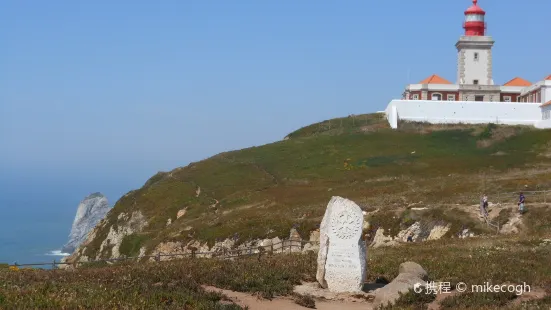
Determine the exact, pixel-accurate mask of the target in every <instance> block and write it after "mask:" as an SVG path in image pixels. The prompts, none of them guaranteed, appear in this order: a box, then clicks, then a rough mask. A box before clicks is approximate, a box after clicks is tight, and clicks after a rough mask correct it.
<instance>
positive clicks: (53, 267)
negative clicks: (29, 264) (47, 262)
mask: <svg viewBox="0 0 551 310" xmlns="http://www.w3.org/2000/svg"><path fill="white" fill-rule="evenodd" d="M52 269H55V258H54V262H53V263H52Z"/></svg>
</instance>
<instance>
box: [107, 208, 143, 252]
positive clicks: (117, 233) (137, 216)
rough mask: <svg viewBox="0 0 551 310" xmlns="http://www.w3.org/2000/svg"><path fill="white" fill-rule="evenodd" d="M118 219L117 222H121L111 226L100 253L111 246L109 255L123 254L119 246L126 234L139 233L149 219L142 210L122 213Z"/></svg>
mask: <svg viewBox="0 0 551 310" xmlns="http://www.w3.org/2000/svg"><path fill="white" fill-rule="evenodd" d="M117 219H118V221H117V222H118V223H121V224H119V225H116V226H115V225H113V226H111V228H110V229H109V233H108V234H107V237H106V238H105V239H104V240H103V242H102V243H101V246H100V249H99V254H101V253H103V252H104V251H108V249H109V248H111V253H110V255H108V256H109V257H110V258H119V257H120V256H121V254H120V252H119V248H120V246H121V243H122V239H123V238H124V236H128V235H131V234H134V233H139V232H141V231H142V230H143V229H144V227H145V226H147V221H146V220H145V217H144V216H143V215H142V213H141V212H140V211H134V212H132V214H130V215H128V214H126V213H121V214H119V216H118V218H117Z"/></svg>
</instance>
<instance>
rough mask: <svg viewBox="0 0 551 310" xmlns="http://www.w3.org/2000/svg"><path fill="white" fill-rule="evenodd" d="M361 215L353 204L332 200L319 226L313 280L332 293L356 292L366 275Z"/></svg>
mask: <svg viewBox="0 0 551 310" xmlns="http://www.w3.org/2000/svg"><path fill="white" fill-rule="evenodd" d="M363 221H364V218H363V212H362V210H361V209H360V207H359V206H358V205H357V204H355V203H354V202H353V201H351V200H348V199H345V198H342V197H336V196H335V197H332V198H331V201H329V204H328V205H327V209H326V210H325V214H324V216H323V220H322V222H321V226H320V250H319V253H318V269H317V274H316V279H317V280H318V282H319V283H320V285H321V286H322V287H323V288H328V289H329V291H331V292H335V293H343V292H359V291H361V289H362V286H363V283H364V279H365V273H366V268H365V264H366V259H365V258H366V248H365V242H364V241H363V240H362V227H363Z"/></svg>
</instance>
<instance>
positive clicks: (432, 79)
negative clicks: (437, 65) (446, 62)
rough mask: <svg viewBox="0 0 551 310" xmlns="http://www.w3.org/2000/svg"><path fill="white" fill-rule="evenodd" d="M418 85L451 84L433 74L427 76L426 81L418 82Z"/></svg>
mask: <svg viewBox="0 0 551 310" xmlns="http://www.w3.org/2000/svg"><path fill="white" fill-rule="evenodd" d="M419 84H451V82H450V81H448V80H446V79H444V78H441V77H439V76H438V75H436V74H433V75H431V76H429V77H428V78H426V79H424V80H422V81H421V82H419Z"/></svg>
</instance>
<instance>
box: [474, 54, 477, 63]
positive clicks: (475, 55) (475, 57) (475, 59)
mask: <svg viewBox="0 0 551 310" xmlns="http://www.w3.org/2000/svg"><path fill="white" fill-rule="evenodd" d="M474 61H478V53H474Z"/></svg>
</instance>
